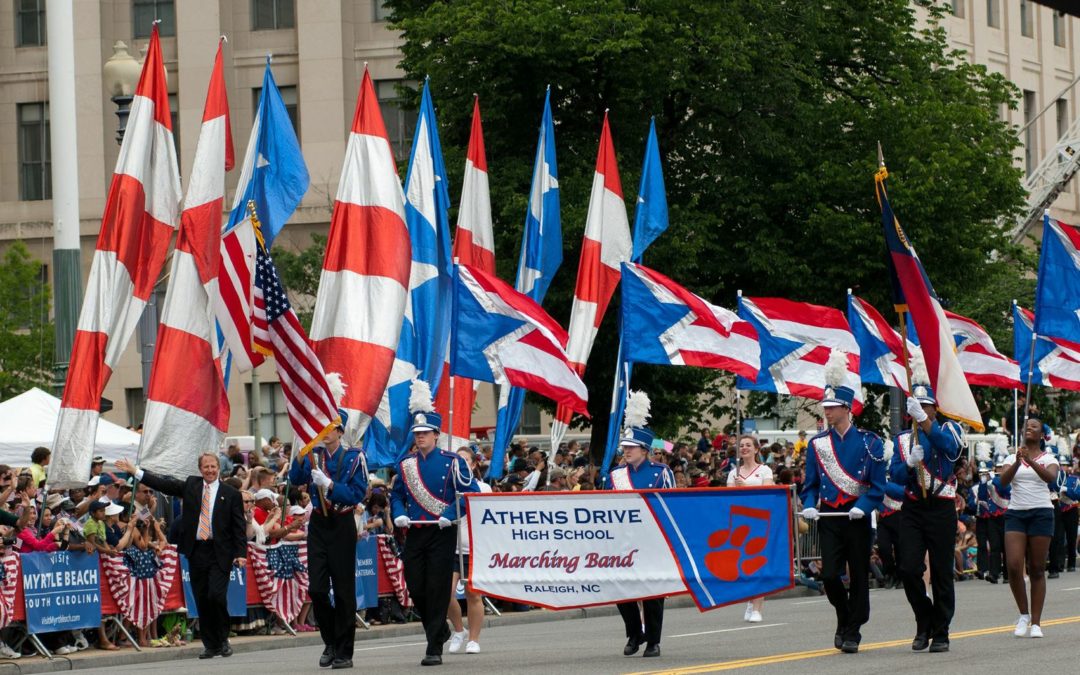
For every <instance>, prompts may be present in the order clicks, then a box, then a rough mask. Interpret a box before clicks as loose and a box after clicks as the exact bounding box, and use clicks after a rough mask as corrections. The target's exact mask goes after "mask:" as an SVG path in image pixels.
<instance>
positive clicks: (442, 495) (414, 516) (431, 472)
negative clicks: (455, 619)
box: [390, 380, 479, 666]
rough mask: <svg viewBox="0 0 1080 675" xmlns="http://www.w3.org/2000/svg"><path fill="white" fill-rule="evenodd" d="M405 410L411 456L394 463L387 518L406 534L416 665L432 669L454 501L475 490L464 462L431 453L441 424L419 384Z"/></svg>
mask: <svg viewBox="0 0 1080 675" xmlns="http://www.w3.org/2000/svg"><path fill="white" fill-rule="evenodd" d="M409 409H410V411H411V412H412V413H413V424H412V427H411V428H410V429H409V431H410V433H412V435H413V442H414V448H415V450H414V451H413V452H410V453H409V454H408V455H407V456H406V457H405V458H404V459H402V460H401V461H399V462H398V463H397V466H396V470H397V476H398V477H397V481H396V482H395V483H394V488H393V490H391V492H390V512H391V514H392V515H393V517H394V525H395V526H397V527H399V528H401V529H407V530H408V532H407V533H406V535H405V550H404V552H403V554H402V562H403V564H404V567H405V585H406V586H407V587H408V589H409V595H410V596H411V597H412V599H413V604H414V607H415V609H416V612H417V613H418V614H419V615H420V620H421V622H422V623H423V624H424V633H425V635H426V636H427V650H426V651H425V653H424V658H423V659H422V660H421V661H420V664H421V665H424V666H437V665H441V664H442V651H443V643H444V642H446V641H447V640H449V639H450V635H451V630H450V625H449V624H448V623H447V622H446V610H447V607H449V605H450V591H451V588H450V587H451V580H452V579H453V574H454V546H455V544H456V543H457V520H458V499H457V497H458V495H459V494H462V493H466V492H478V491H479V488H478V486H477V485H476V480H475V479H474V478H473V475H472V472H471V471H470V470H469V467H468V465H467V464H466V463H465V460H464V459H462V458H461V457H460V456H458V455H457V454H456V453H454V452H449V451H446V450H440V449H439V448H438V447H437V445H438V438H439V428H440V426H441V423H442V418H441V417H440V416H439V415H438V414H436V413H435V411H434V408H433V406H432V405H431V389H430V388H429V387H428V386H427V384H426V383H424V382H423V381H421V380H413V384H412V392H411V394H410V397H409ZM461 508H462V509H464V508H465V507H464V504H462V505H461Z"/></svg>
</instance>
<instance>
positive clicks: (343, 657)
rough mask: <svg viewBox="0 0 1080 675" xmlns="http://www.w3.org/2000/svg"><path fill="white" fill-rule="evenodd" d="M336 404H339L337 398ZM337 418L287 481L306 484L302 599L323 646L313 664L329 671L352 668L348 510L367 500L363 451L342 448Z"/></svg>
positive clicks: (352, 562) (352, 538) (344, 418)
mask: <svg viewBox="0 0 1080 675" xmlns="http://www.w3.org/2000/svg"><path fill="white" fill-rule="evenodd" d="M331 375H332V373H331ZM327 379H330V378H329V377H328V378H327ZM332 387H333V384H332ZM342 393H344V389H342ZM337 400H339V401H340V400H341V396H340V395H338V396H337ZM338 414H339V415H340V416H341V423H340V424H339V425H338V426H336V427H334V428H333V429H331V430H330V431H328V432H326V436H325V437H324V438H323V442H322V445H317V446H315V447H314V448H312V450H311V452H309V453H307V454H306V455H303V456H299V455H298V456H297V457H296V459H294V460H293V463H292V466H290V467H289V481H290V482H291V483H292V484H293V485H298V486H299V485H307V486H308V494H310V496H311V504H312V511H311V521H310V522H309V523H308V575H309V579H310V585H309V586H308V595H310V596H311V609H312V611H314V612H315V620H316V621H317V622H318V624H319V635H320V636H321V637H322V641H323V645H325V646H324V648H323V653H322V656H320V657H319V666H320V667H322V668H325V667H327V666H333V668H334V669H341V668H351V667H352V657H353V642H354V641H355V640H356V521H355V520H354V519H353V508H354V507H355V506H356V505H357V504H359V503H361V502H363V501H364V497H366V496H367V481H368V471H367V462H366V461H365V459H364V453H363V451H362V450H360V449H359V448H350V447H347V446H346V445H345V444H344V443H343V442H342V439H341V436H342V434H344V433H345V426H344V425H345V424H347V423H348V414H347V413H346V412H345V411H344V410H338Z"/></svg>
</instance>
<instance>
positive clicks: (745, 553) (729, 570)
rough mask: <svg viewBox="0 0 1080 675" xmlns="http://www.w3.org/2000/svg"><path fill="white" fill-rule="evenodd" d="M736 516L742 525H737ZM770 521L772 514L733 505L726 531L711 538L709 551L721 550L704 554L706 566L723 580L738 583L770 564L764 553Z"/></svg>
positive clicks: (714, 534) (712, 535) (718, 531)
mask: <svg viewBox="0 0 1080 675" xmlns="http://www.w3.org/2000/svg"><path fill="white" fill-rule="evenodd" d="M736 517H739V519H740V521H742V522H738V523H737V522H736ZM770 520H771V516H770V513H769V511H767V510H765V509H755V508H752V507H749V506H738V505H734V506H732V507H731V510H730V511H729V512H728V526H727V529H724V530H717V531H715V532H713V533H712V534H710V535H709V539H708V544H709V548H711V549H719V550H714V551H712V552H710V553H707V554H706V555H705V567H706V568H707V569H708V570H709V571H710V572H712V574H713V576H715V577H716V578H717V579H720V580H721V581H738V580H739V577H740V575H742V576H752V575H753V574H754V573H755V572H757V571H758V570H760V569H761V568H762V567H764V566H765V564H766V563H767V562H769V558H768V557H767V556H765V555H764V554H763V553H762V552H763V551H764V550H765V546H766V544H768V543H769V523H770ZM752 535H753V536H752Z"/></svg>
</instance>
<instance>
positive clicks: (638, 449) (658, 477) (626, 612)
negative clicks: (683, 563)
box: [608, 391, 675, 657]
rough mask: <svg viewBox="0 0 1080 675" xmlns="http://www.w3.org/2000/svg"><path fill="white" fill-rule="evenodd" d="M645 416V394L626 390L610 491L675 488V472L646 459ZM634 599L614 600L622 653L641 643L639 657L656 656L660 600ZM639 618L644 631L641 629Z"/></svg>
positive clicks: (661, 614)
mask: <svg viewBox="0 0 1080 675" xmlns="http://www.w3.org/2000/svg"><path fill="white" fill-rule="evenodd" d="M648 416H649V397H648V396H646V395H645V394H644V393H643V392H639V391H634V392H630V397H629V398H628V400H627V402H626V413H625V415H624V420H625V421H626V423H627V425H628V428H627V429H626V432H625V434H624V436H623V439H622V440H621V441H620V442H619V447H620V448H621V449H622V452H623V464H622V465H621V466H618V467H616V468H614V469H612V470H611V473H609V474H608V479H609V480H608V483H609V486H610V488H611V489H612V490H649V489H654V488H673V487H675V474H673V473H672V472H671V469H669V468H668V467H667V465H665V464H660V463H659V462H653V461H651V460H649V458H648V453H649V449H650V448H652V442H653V438H655V436H654V435H653V433H652V432H651V431H649V429H648V428H646V427H645V423H646V422H647V421H648ZM640 604H641V611H640V612H639V611H638V603H637V602H620V603H618V605H617V606H618V608H619V614H620V615H621V616H622V619H623V623H624V624H625V626H626V646H625V647H624V648H623V656H632V655H634V654H636V653H637V651H638V649H639V648H640V647H641V645H642V644H643V643H644V645H645V651H644V652H643V653H642V656H647V657H652V656H660V633H661V630H662V629H663V626H664V599H663V598H653V599H651V600H642V601H641V603H640ZM642 619H644V624H645V630H644V632H642Z"/></svg>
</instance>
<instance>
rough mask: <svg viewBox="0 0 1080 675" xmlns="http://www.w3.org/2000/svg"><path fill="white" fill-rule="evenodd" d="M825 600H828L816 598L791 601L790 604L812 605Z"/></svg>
mask: <svg viewBox="0 0 1080 675" xmlns="http://www.w3.org/2000/svg"><path fill="white" fill-rule="evenodd" d="M827 600H828V598H818V599H817V600H801V601H799V602H793V603H791V604H793V605H814V604H817V603H819V602H825V601H827Z"/></svg>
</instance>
